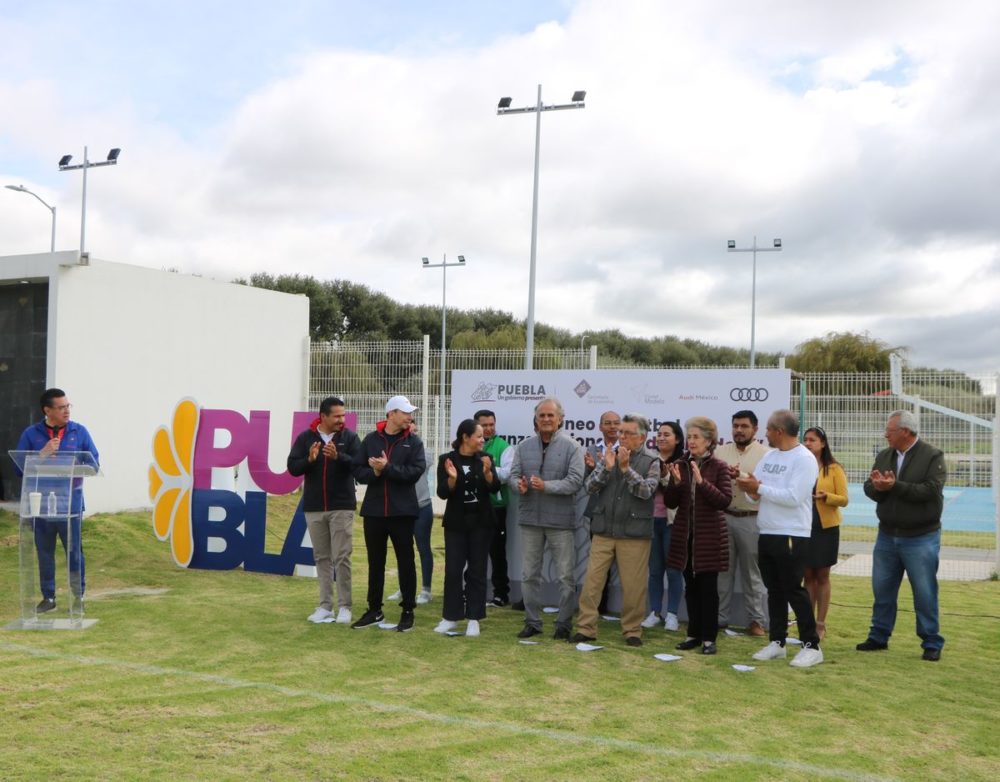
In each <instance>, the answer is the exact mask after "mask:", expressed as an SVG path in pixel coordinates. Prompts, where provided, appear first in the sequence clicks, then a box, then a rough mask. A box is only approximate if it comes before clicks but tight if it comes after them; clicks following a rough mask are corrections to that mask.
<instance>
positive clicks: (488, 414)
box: [472, 409, 497, 421]
mask: <svg viewBox="0 0 1000 782" xmlns="http://www.w3.org/2000/svg"><path fill="white" fill-rule="evenodd" d="M496 417H497V414H496V413H494V412H493V411H492V410H486V409H483V410H477V411H476V414H475V415H473V416H472V419H473V420H474V421H478V420H479V419H480V418H493V419H496Z"/></svg>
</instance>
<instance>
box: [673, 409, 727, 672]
mask: <svg viewBox="0 0 1000 782" xmlns="http://www.w3.org/2000/svg"><path fill="white" fill-rule="evenodd" d="M684 429H685V430H686V431H687V447H688V454H687V457H686V458H685V459H682V460H680V461H676V462H671V463H670V464H669V465H667V469H668V471H669V475H670V478H669V481H668V482H667V485H666V486H665V487H664V489H663V501H664V503H665V504H666V506H667V507H668V508H677V516H676V517H675V518H674V531H673V534H672V535H671V537H670V553H669V554H668V555H667V566H668V567H672V568H677V569H678V570H681V571H683V572H684V585H685V587H686V589H685V601H686V603H687V613H688V626H687V638H686V639H685V640H683V641H682V642H681V643H679V644H677V648H678V649H683V650H688V649H694V648H696V647H698V646H701V653H702V654H715V653H716V647H715V639H716V637H717V636H718V634H719V586H718V580H719V573H721V572H723V571H725V570H728V569H729V534H728V532H727V531H726V519H725V516H724V515H723V513H722V512H723V510H725V509H726V508H727V507H729V502H730V501H731V500H732V498H733V492H732V488H731V487H730V482H729V468H728V467H727V466H726V463H725V462H723V461H721V460H720V459H716V458H715V457H714V456H713V455H712V453H713V451H715V445H716V443H717V442H718V440H719V429H718V427H717V426H716V425H715V422H714V421H713V420H711V419H710V418H705V417H703V416H696V417H694V418H690V419H688V421H687V422H686V423H685V424H684Z"/></svg>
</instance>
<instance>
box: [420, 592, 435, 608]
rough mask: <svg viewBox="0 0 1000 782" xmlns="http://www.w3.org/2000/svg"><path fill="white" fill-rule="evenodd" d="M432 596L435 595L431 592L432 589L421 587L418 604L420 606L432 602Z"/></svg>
mask: <svg viewBox="0 0 1000 782" xmlns="http://www.w3.org/2000/svg"><path fill="white" fill-rule="evenodd" d="M432 597H433V595H432V594H431V590H429V589H421V590H420V594H419V595H417V605H418V606H422V605H427V604H428V603H429V602H431V598H432Z"/></svg>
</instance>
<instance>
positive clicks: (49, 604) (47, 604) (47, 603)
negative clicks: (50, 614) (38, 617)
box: [35, 597, 56, 614]
mask: <svg viewBox="0 0 1000 782" xmlns="http://www.w3.org/2000/svg"><path fill="white" fill-rule="evenodd" d="M55 607H56V601H55V599H54V598H51V597H43V598H42V602H41V603H39V604H38V605H36V606H35V613H36V614H44V613H45V612H47V611H53V610H55Z"/></svg>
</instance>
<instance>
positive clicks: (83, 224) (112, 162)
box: [59, 147, 122, 257]
mask: <svg viewBox="0 0 1000 782" xmlns="http://www.w3.org/2000/svg"><path fill="white" fill-rule="evenodd" d="M121 153H122V151H121V148H120V147H114V148H113V149H112V150H110V151H109V152H108V157H107V160H99V161H98V162H96V163H93V162H91V161H90V160H89V159H88V158H87V148H86V147H84V148H83V162H82V163H77V164H76V165H75V166H71V165H70V164H69V162H70V161H71V160H72V159H73V156H72V155H63V156H62V157H61V158H59V170H60V171H76V170H78V169H83V196H82V198H81V207H80V257H83V255H84V252H85V250H84V240H85V239H86V235H87V169H88V168H99V167H100V166H117V165H118V156H119V155H120V154H121Z"/></svg>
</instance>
